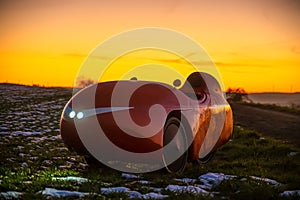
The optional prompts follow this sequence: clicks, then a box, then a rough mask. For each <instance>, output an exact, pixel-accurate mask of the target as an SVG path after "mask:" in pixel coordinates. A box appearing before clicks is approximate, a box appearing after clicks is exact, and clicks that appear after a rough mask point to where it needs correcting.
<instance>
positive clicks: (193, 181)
mask: <svg viewBox="0 0 300 200" xmlns="http://www.w3.org/2000/svg"><path fill="white" fill-rule="evenodd" d="M174 180H175V181H178V182H182V183H195V182H196V181H197V180H196V179H192V178H182V179H177V178H175V179H174Z"/></svg>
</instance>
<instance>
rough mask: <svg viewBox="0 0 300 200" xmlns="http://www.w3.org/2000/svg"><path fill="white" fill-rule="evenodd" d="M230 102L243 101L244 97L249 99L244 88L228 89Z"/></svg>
mask: <svg viewBox="0 0 300 200" xmlns="http://www.w3.org/2000/svg"><path fill="white" fill-rule="evenodd" d="M226 94H227V96H228V100H231V101H234V102H239V101H242V100H243V97H246V98H247V95H248V94H247V93H246V91H245V90H244V89H243V88H228V89H227V91H226Z"/></svg>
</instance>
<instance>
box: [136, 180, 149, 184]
mask: <svg viewBox="0 0 300 200" xmlns="http://www.w3.org/2000/svg"><path fill="white" fill-rule="evenodd" d="M138 183H140V184H149V183H150V182H149V181H146V180H139V181H138Z"/></svg>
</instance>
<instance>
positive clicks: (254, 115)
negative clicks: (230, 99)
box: [231, 103, 300, 148]
mask: <svg viewBox="0 0 300 200" xmlns="http://www.w3.org/2000/svg"><path fill="white" fill-rule="evenodd" d="M231 107H232V110H233V114H234V120H235V122H239V123H241V124H242V125H244V126H246V127H248V128H250V129H253V130H256V131H258V132H260V133H262V134H264V135H267V136H271V137H273V138H276V139H283V140H286V141H288V142H289V143H292V144H294V145H296V146H297V147H299V148H300V117H299V116H297V115H292V114H287V113H282V112H278V111H273V110H266V109H261V108H256V107H252V106H246V105H241V104H236V103H232V104H231Z"/></svg>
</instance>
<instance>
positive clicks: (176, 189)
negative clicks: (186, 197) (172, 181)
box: [165, 185, 210, 195]
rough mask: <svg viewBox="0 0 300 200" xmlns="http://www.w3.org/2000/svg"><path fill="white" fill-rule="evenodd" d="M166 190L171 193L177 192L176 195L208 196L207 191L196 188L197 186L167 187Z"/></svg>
mask: <svg viewBox="0 0 300 200" xmlns="http://www.w3.org/2000/svg"><path fill="white" fill-rule="evenodd" d="M165 189H166V190H169V191H171V192H177V193H185V192H187V193H193V194H196V195H198V194H210V193H209V192H208V191H206V190H204V189H202V188H200V187H197V186H192V185H188V186H181V185H168V186H167V187H166V188H165Z"/></svg>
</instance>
